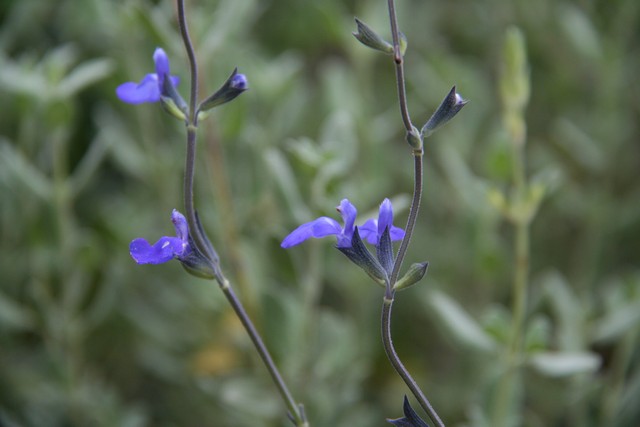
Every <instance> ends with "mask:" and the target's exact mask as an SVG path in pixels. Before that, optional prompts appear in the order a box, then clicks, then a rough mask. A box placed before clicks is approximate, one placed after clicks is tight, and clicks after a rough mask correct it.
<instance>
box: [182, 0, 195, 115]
mask: <svg viewBox="0 0 640 427" xmlns="http://www.w3.org/2000/svg"><path fill="white" fill-rule="evenodd" d="M177 1H178V23H179V25H180V34H181V35H182V40H183V42H184V47H185V49H186V50H187V56H188V57H189V70H190V71H191V90H190V92H189V123H190V124H192V125H194V126H197V120H198V117H197V115H196V102H197V101H198V63H197V61H196V53H195V50H194V49H193V43H191V37H189V28H188V27H187V17H186V15H185V13H184V0H177Z"/></svg>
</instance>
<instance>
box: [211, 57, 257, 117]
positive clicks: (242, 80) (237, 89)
mask: <svg viewBox="0 0 640 427" xmlns="http://www.w3.org/2000/svg"><path fill="white" fill-rule="evenodd" d="M247 89H249V82H248V80H247V77H246V76H245V75H244V74H238V69H237V68H236V69H234V70H233V73H231V75H230V76H229V78H228V79H227V81H225V82H224V84H223V85H222V86H221V87H220V89H218V90H217V91H216V92H215V93H214V94H213V95H211V96H210V97H208V98H207V99H205V100H204V101H202V103H201V104H200V106H199V107H198V114H200V113H202V112H204V111H208V110H211V109H212V108H214V107H217V106H218V105H222V104H225V103H227V102H229V101H232V100H234V99H235V98H236V97H238V95H240V94H241V93H242V92H244V91H245V90H247Z"/></svg>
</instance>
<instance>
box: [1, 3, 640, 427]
mask: <svg viewBox="0 0 640 427" xmlns="http://www.w3.org/2000/svg"><path fill="white" fill-rule="evenodd" d="M187 7H188V16H189V22H190V25H191V31H192V37H193V39H194V42H195V45H196V49H197V54H198V58H199V61H200V71H201V82H200V83H201V87H202V90H203V93H202V96H203V97H204V95H205V94H206V93H209V92H212V91H213V90H215V89H216V88H217V87H218V85H220V84H221V83H222V82H223V81H224V79H225V78H226V76H227V75H228V74H229V73H230V72H231V70H232V69H233V67H234V66H238V67H239V70H240V72H242V73H245V74H246V75H247V76H248V78H249V81H250V86H251V89H250V91H248V92H247V93H245V94H243V95H242V96H241V97H240V98H239V99H238V100H237V101H235V102H233V103H231V104H229V105H225V106H224V107H222V108H220V109H218V111H216V113H215V114H214V115H213V117H211V118H209V119H208V120H207V121H205V122H203V123H201V126H200V142H199V160H198V176H197V186H196V192H197V196H196V197H197V199H196V203H197V205H198V209H199V212H200V215H201V217H202V219H203V222H204V224H205V227H206V228H207V230H208V231H209V234H210V236H211V237H212V240H213V241H214V244H215V246H216V247H217V249H218V251H219V252H220V255H221V258H222V260H223V269H224V270H225V272H226V274H227V275H228V276H229V278H230V279H231V280H232V282H233V283H234V286H236V288H237V290H238V292H239V294H240V295H241V297H242V299H243V301H244V302H245V304H246V305H247V307H248V310H249V311H250V314H251V316H252V318H253V319H254V320H255V322H256V323H257V325H258V327H259V329H260V330H261V332H262V333H263V334H264V338H265V340H266V342H267V345H268V346H269V348H270V349H271V351H272V352H273V355H274V357H275V358H276V360H277V362H278V365H279V366H280V367H281V369H282V371H283V374H284V376H285V377H286V378H287V379H288V382H289V384H290V386H291V388H292V390H293V392H294V395H295V397H296V398H297V399H298V400H300V401H302V402H304V403H305V405H306V409H307V413H308V415H309V418H310V420H311V425H312V426H313V427H329V426H354V427H358V426H363V427H364V426H367V427H368V426H383V425H388V424H386V422H385V421H384V418H385V417H391V418H396V417H400V416H401V415H402V412H401V404H402V396H403V394H405V393H407V390H406V388H405V386H404V384H403V383H402V382H401V380H400V379H399V378H398V377H397V376H396V375H395V373H394V372H393V370H392V368H391V367H390V365H389V363H388V362H387V360H386V358H385V356H384V353H383V350H382V345H381V343H380V332H379V311H380V305H381V299H382V298H381V297H382V291H381V289H380V288H378V287H376V286H375V285H371V284H370V283H369V279H368V278H367V277H366V275H364V274H363V273H362V271H360V270H359V269H358V268H356V267H355V266H353V265H351V264H350V263H349V262H348V261H347V259H346V258H345V257H344V256H342V255H341V254H340V253H339V252H338V251H336V250H334V249H333V247H332V246H333V244H332V242H329V241H327V240H320V241H315V240H314V241H310V242H306V243H305V244H304V245H302V246H300V247H297V248H295V249H290V250H287V251H285V250H282V249H280V247H279V242H280V241H281V239H282V238H283V237H284V236H285V235H286V234H287V233H288V232H289V231H291V230H292V229H293V228H295V227H296V226H297V225H298V224H300V223H302V222H306V221H309V220H311V219H313V218H315V217H317V216H320V215H329V216H332V217H335V216H336V214H335V211H334V207H335V206H336V205H337V204H338V203H339V201H340V199H342V198H343V197H348V198H349V199H350V200H351V201H352V202H353V203H354V204H355V205H356V206H358V207H359V209H360V218H361V219H360V221H364V219H365V217H367V216H373V215H375V213H376V211H377V206H378V204H379V203H380V202H381V201H382V199H383V198H384V197H389V198H391V199H392V200H393V202H394V207H395V209H396V217H397V220H396V224H397V225H401V224H403V223H404V221H405V220H406V214H407V207H408V201H409V196H410V192H411V189H412V173H413V171H412V159H411V156H410V155H409V149H408V148H407V146H406V144H405V142H404V134H403V130H402V123H401V121H400V116H399V113H398V107H397V101H396V94H395V83H394V71H393V65H392V63H391V61H390V59H389V57H386V56H384V55H381V54H378V53H376V52H374V51H371V50H369V49H367V48H365V47H363V46H361V45H360V44H359V43H358V42H357V41H356V40H355V39H354V38H353V36H352V35H351V32H352V31H354V30H355V24H354V22H353V17H354V16H358V17H359V18H361V19H363V20H364V21H365V22H367V23H368V24H369V25H371V26H372V27H374V28H376V29H377V30H378V31H379V32H380V33H381V34H383V35H384V36H385V37H388V36H389V30H388V23H387V12H386V2H384V1H382V0H348V1H338V0H322V1H304V0H277V1H276V0H272V1H269V0H261V1H258V0H207V1H205V0H193V1H188V2H187ZM398 14H399V21H400V26H401V29H402V31H403V32H404V33H405V34H406V36H407V38H408V40H409V50H408V52H407V55H406V75H407V79H408V83H407V84H408V87H407V89H408V95H409V106H410V111H411V112H412V117H413V119H414V121H415V122H416V124H418V125H421V124H422V123H424V122H425V121H426V120H427V119H428V117H429V116H430V114H431V112H432V111H433V110H434V109H435V107H437V105H438V104H439V102H440V100H441V99H442V97H444V95H445V94H446V93H447V92H448V90H449V89H450V87H451V85H453V84H456V85H457V88H458V90H459V92H460V93H461V94H462V95H463V96H464V97H465V98H467V99H469V100H470V103H469V104H468V105H467V106H466V107H465V108H464V109H463V111H462V112H461V113H460V114H459V116H458V117H457V118H456V119H455V120H454V121H453V122H452V123H451V124H449V125H447V126H446V127H445V128H444V129H443V130H441V131H439V132H438V133H437V134H436V135H435V136H434V137H433V138H430V139H429V140H428V141H427V145H426V156H425V169H426V172H425V197H424V200H423V210H422V212H421V215H420V218H419V221H418V226H417V230H416V234H415V237H414V239H413V245H412V247H411V249H410V251H409V255H408V258H407V264H406V265H409V263H412V262H418V261H422V260H425V259H426V260H428V261H429V262H430V271H429V273H428V275H427V277H426V278H425V280H424V281H423V282H422V283H421V284H420V285H419V286H416V287H414V288H411V289H409V290H406V291H403V292H402V293H400V294H399V295H398V298H397V302H396V306H395V311H394V324H393V329H394V334H395V336H394V342H395V344H396V346H397V348H398V352H399V353H400V355H401V357H402V358H403V360H404V361H405V363H406V365H407V367H408V368H409V369H410V370H411V371H412V372H413V374H414V376H415V377H416V379H417V381H418V383H419V384H420V385H421V386H423V387H424V390H425V392H426V394H427V396H429V398H430V399H431V401H432V403H433V405H434V406H435V408H436V409H437V410H438V411H439V413H440V415H441V416H442V418H443V419H444V420H445V422H446V423H447V425H448V426H463V425H464V426H474V427H475V426H489V425H492V423H491V421H490V420H491V413H492V411H493V408H494V407H495V405H496V402H495V398H494V397H493V396H494V395H495V393H494V392H495V388H496V384H497V382H498V381H499V379H500V378H501V376H502V375H503V373H504V366H505V365H504V363H505V362H504V360H503V354H504V348H505V346H506V345H507V344H506V343H507V341H508V333H509V332H508V331H509V328H510V323H511V319H510V317H511V301H512V292H511V288H512V281H513V279H512V277H513V273H514V267H515V266H514V255H513V254H514V249H513V240H514V236H513V228H512V227H511V225H510V224H509V223H508V222H506V221H505V220H504V219H503V218H502V216H501V215H500V213H499V211H498V210H496V209H494V208H493V207H492V205H491V203H490V202H489V198H488V193H489V190H491V189H493V191H495V190H498V191H504V192H505V194H506V192H508V190H509V188H510V182H511V174H512V169H513V165H512V162H511V157H510V147H509V140H508V137H507V135H506V133H505V131H504V128H503V124H502V119H501V117H502V112H501V103H500V96H499V78H500V69H501V63H502V60H503V59H502V46H503V44H504V35H505V30H506V28H507V27H509V26H511V25H516V26H518V27H519V28H520V29H521V30H522V32H523V34H524V36H525V38H526V41H527V48H528V53H527V55H528V60H529V62H530V76H531V85H532V89H531V99H530V104H529V106H528V108H527V110H526V121H527V125H528V133H527V137H528V140H527V146H526V153H527V175H528V176H529V178H530V180H531V182H533V183H536V185H539V186H540V188H542V189H544V191H545V197H544V199H543V201H542V203H541V205H540V209H539V212H538V214H537V216H536V218H535V220H534V221H533V224H532V228H531V270H530V275H529V277H530V287H529V305H528V311H527V317H526V324H525V325H526V327H525V334H524V335H525V344H524V345H525V353H524V354H523V355H522V357H521V359H520V360H519V363H518V372H519V376H518V378H519V381H518V382H517V384H516V390H517V391H516V395H517V397H518V400H519V402H520V404H519V405H518V406H513V407H512V408H511V415H510V417H511V418H510V421H509V423H510V424H511V425H514V426H532V427H535V426H545V427H550V426H603V427H604V426H607V427H609V426H614V427H637V426H638V425H640V406H639V405H638V402H640V349H639V347H638V338H639V337H638V335H639V325H640V270H639V261H640V254H639V249H640V187H639V186H638V171H639V170H640V124H639V123H640V103H639V101H638V100H639V99H640V84H639V83H638V76H639V75H640V2H638V1H637V0H613V1H604V0H599V1H598V0H592V1H589V0H583V1H578V0H574V1H564V0H539V1H535V2H530V1H524V0H518V1H505V0H500V1H499V0H486V1H472V0H460V1H442V0H439V1H437V0H434V1H431V0H429V1H426V0H424V1H419V0H411V1H409V0H400V1H398ZM156 46H162V47H163V48H164V49H165V50H166V51H167V53H168V55H169V56H170V58H171V59H172V71H173V72H174V73H176V74H179V75H180V76H182V77H183V81H182V84H181V86H180V90H181V91H182V93H183V95H184V96H186V95H187V86H188V84H187V75H188V70H187V62H186V55H185V53H184V51H183V48H182V42H181V40H180V38H179V35H178V32H177V25H176V19H175V5H174V4H173V2H171V1H169V0H167V1H148V0H59V1H55V2H54V1H43V0H13V1H11V0H4V1H3V2H2V3H1V4H0V111H2V114H0V425H1V426H8V427H17V426H30V427H31V426H33V427H40V426H42V427H58V426H60V427H63V426H65V427H66V426H123V427H141V426H172V427H173V426H181V427H188V426H194V427H195V426H198V427H200V426H213V427H224V426H229V427H231V426H238V427H239V426H286V425H289V424H288V421H287V420H286V417H285V416H284V406H283V405H282V403H281V402H280V400H279V397H278V395H277V394H276V392H275V388H274V387H273V385H272V384H271V382H270V380H269V378H268V375H267V373H266V371H265V369H264V367H263V366H262V365H261V364H260V362H259V360H258V358H257V356H256V354H255V352H254V351H253V349H252V347H251V345H250V343H249V340H248V338H247V337H246V335H245V334H244V331H243V330H242V328H241V326H240V325H239V323H238V322H237V321H236V320H235V318H234V316H233V314H232V313H231V311H230V310H229V308H228V306H227V304H226V301H225V300H224V297H223V295H222V293H221V292H220V291H219V290H218V289H217V287H216V285H214V284H213V282H207V281H204V280H200V279H197V278H193V277H191V276H188V275H187V274H185V273H184V271H183V270H182V268H181V266H180V265H179V263H177V262H172V263H168V264H165V265H161V266H138V265H136V264H135V263H134V262H133V261H132V260H131V258H130V257H129V254H128V251H127V248H128V244H129V242H130V241H131V240H132V239H133V238H136V237H145V238H147V239H149V240H155V239H157V238H158V237H160V236H162V235H167V234H171V233H172V232H173V227H172V226H171V223H170V213H171V210H172V209H173V208H178V209H182V206H181V203H182V202H181V200H182V188H181V185H182V170H183V161H184V140H185V138H184V126H183V125H181V124H180V123H179V122H177V121H175V120H173V119H171V118H170V117H169V116H168V115H166V114H164V113H163V112H162V111H161V109H160V107H159V106H157V105H148V104H145V105H141V106H133V105H128V104H124V103H122V102H120V101H119V100H118V99H117V98H116V96H115V92H114V91H115V87H116V86H117V85H118V84H120V83H122V82H124V81H134V80H135V81H138V80H139V79H140V78H142V76H143V75H144V74H146V73H148V72H151V70H152V67H153V62H152V58H151V56H152V54H153V50H154V48H155V47H156ZM414 406H416V407H417V405H414Z"/></svg>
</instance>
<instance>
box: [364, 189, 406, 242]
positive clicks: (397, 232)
mask: <svg viewBox="0 0 640 427" xmlns="http://www.w3.org/2000/svg"><path fill="white" fill-rule="evenodd" d="M387 228H389V234H390V237H391V241H396V240H402V239H403V237H404V230H403V229H402V228H399V227H396V226H394V225H393V206H391V201H390V200H389V199H384V200H383V201H382V203H381V204H380V211H379V213H378V219H369V220H367V221H366V222H365V223H364V224H363V225H362V226H361V227H358V230H359V231H360V237H362V238H363V239H365V240H366V241H367V242H368V243H369V244H371V245H378V244H379V243H380V238H381V237H382V234H383V233H384V231H385V230H386V229H387Z"/></svg>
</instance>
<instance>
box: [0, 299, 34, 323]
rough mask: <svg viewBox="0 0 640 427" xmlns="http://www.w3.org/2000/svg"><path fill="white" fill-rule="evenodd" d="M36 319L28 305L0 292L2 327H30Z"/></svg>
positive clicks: (0, 320)
mask: <svg viewBox="0 0 640 427" xmlns="http://www.w3.org/2000/svg"><path fill="white" fill-rule="evenodd" d="M34 320H35V319H34V318H33V314H32V313H31V311H30V310H29V309H28V308H27V307H23V306H21V305H20V304H18V303H17V302H15V301H13V300H12V299H10V298H8V297H6V296H5V295H3V294H2V293H0V328H8V329H17V330H20V329H29V328H31V327H32V326H33V325H34Z"/></svg>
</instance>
